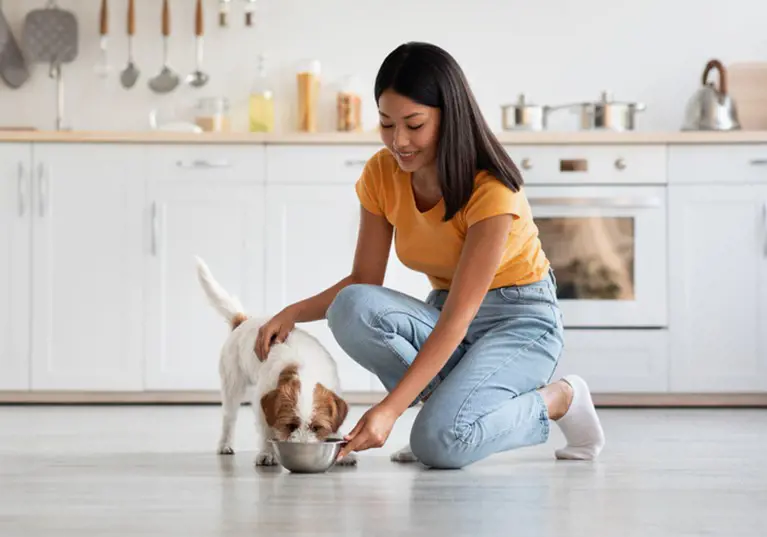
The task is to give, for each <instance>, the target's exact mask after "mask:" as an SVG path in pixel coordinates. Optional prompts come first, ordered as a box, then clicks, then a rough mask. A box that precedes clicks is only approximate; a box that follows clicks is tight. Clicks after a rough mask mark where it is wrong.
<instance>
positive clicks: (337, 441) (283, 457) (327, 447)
mask: <svg viewBox="0 0 767 537" xmlns="http://www.w3.org/2000/svg"><path fill="white" fill-rule="evenodd" d="M270 442H271V444H272V448H273V449H274V454H275V455H276V457H277V461H278V462H279V463H280V464H281V465H282V466H283V467H285V469H287V470H289V471H291V472H293V473H301V474H318V473H322V472H327V471H328V470H330V469H331V468H332V467H333V465H334V464H335V463H336V458H337V457H338V453H339V452H340V451H341V448H342V447H343V446H344V444H346V441H345V440H343V439H342V438H328V439H326V440H325V441H323V442H311V443H310V442H287V441H283V440H270Z"/></svg>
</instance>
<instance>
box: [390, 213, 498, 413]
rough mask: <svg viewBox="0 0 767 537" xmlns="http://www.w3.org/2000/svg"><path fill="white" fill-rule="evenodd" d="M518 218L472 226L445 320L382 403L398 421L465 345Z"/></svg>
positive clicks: (486, 220)
mask: <svg viewBox="0 0 767 537" xmlns="http://www.w3.org/2000/svg"><path fill="white" fill-rule="evenodd" d="M511 225H512V216H511V215H509V214H505V215H498V216H493V217H491V218H487V219H485V220H482V221H480V222H477V223H476V224H474V225H473V226H471V227H470V228H469V230H468V232H467V234H466V242H465V243H464V246H463V250H462V252H461V258H460V260H459V263H458V267H457V268H456V272H455V275H454V277H453V282H452V285H451V288H450V291H449V293H448V297H447V300H446V301H445V305H444V307H443V308H442V312H441V314H440V316H439V320H438V321H437V324H436V325H435V327H434V330H433V331H432V332H431V334H430V335H429V337H428V338H427V339H426V341H425V342H424V344H423V345H422V346H421V349H420V351H419V352H418V355H417V356H416V358H415V360H414V361H413V363H412V365H411V366H410V367H409V368H408V370H407V372H406V373H405V375H404V376H403V377H402V379H401V380H400V382H399V384H398V385H397V386H396V387H395V388H394V389H393V390H392V391H391V393H390V394H389V395H388V396H386V398H385V399H384V400H383V401H382V402H381V405H384V406H386V407H388V408H390V409H391V410H392V411H393V412H394V413H395V414H396V415H397V416H399V415H400V414H402V413H403V412H404V411H405V410H407V408H408V406H409V405H410V404H411V403H412V402H413V401H414V400H415V399H416V397H418V394H419V393H421V391H422V390H423V389H424V388H425V387H426V386H427V385H428V383H429V382H430V381H431V379H432V378H434V376H435V375H436V374H437V373H438V372H439V371H440V369H442V367H443V366H444V365H445V363H447V360H448V359H449V358H450V356H451V355H452V354H453V352H454V351H455V349H456V348H457V347H458V345H459V344H460V343H461V341H462V340H463V338H464V336H465V335H466V331H467V330H468V328H469V324H470V323H471V321H472V320H473V319H474V317H475V316H476V314H477V311H478V310H479V307H480V305H481V304H482V300H483V299H484V297H485V295H486V294H487V290H488V288H489V287H490V283H491V282H492V281H493V277H494V276H495V273H496V270H497V269H498V265H499V264H500V260H501V257H502V255H503V249H504V246H505V245H506V240H507V238H508V236H509V231H510V229H511Z"/></svg>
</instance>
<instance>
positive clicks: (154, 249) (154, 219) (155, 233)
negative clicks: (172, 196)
mask: <svg viewBox="0 0 767 537" xmlns="http://www.w3.org/2000/svg"><path fill="white" fill-rule="evenodd" d="M159 236H160V232H159V229H158V216H157V202H156V201H155V202H153V203H152V244H151V248H152V256H154V257H157V250H158V248H157V241H158V237H159Z"/></svg>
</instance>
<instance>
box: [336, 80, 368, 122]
mask: <svg viewBox="0 0 767 537" xmlns="http://www.w3.org/2000/svg"><path fill="white" fill-rule="evenodd" d="M336 129H337V130H338V131H344V132H351V131H359V130H362V97H361V96H360V91H359V81H358V80H357V78H356V77H353V76H351V77H348V78H346V79H345V80H344V81H343V83H342V84H341V86H340V88H339V90H338V93H337V94H336Z"/></svg>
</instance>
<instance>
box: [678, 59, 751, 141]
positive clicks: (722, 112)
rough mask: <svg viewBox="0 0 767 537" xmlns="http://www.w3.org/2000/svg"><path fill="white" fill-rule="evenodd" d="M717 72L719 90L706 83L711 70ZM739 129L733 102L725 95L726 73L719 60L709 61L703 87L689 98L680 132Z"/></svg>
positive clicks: (710, 83)
mask: <svg viewBox="0 0 767 537" xmlns="http://www.w3.org/2000/svg"><path fill="white" fill-rule="evenodd" d="M714 69H716V70H717V71H719V88H718V89H717V87H716V86H714V84H713V83H712V82H709V81H708V75H709V73H711V71H712V70H714ZM738 129H740V121H739V120H738V112H737V108H736V106H735V101H733V99H732V98H731V97H730V96H729V95H728V94H727V73H726V71H725V68H724V65H722V63H721V62H720V61H719V60H710V61H709V62H708V63H707V64H706V68H705V69H704V70H703V86H702V87H700V88H698V90H697V91H696V92H695V93H694V94H693V96H692V97H690V100H689V101H688V102H687V107H686V108H685V117H684V123H683V125H682V130H684V131H698V130H714V131H729V130H738Z"/></svg>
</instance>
